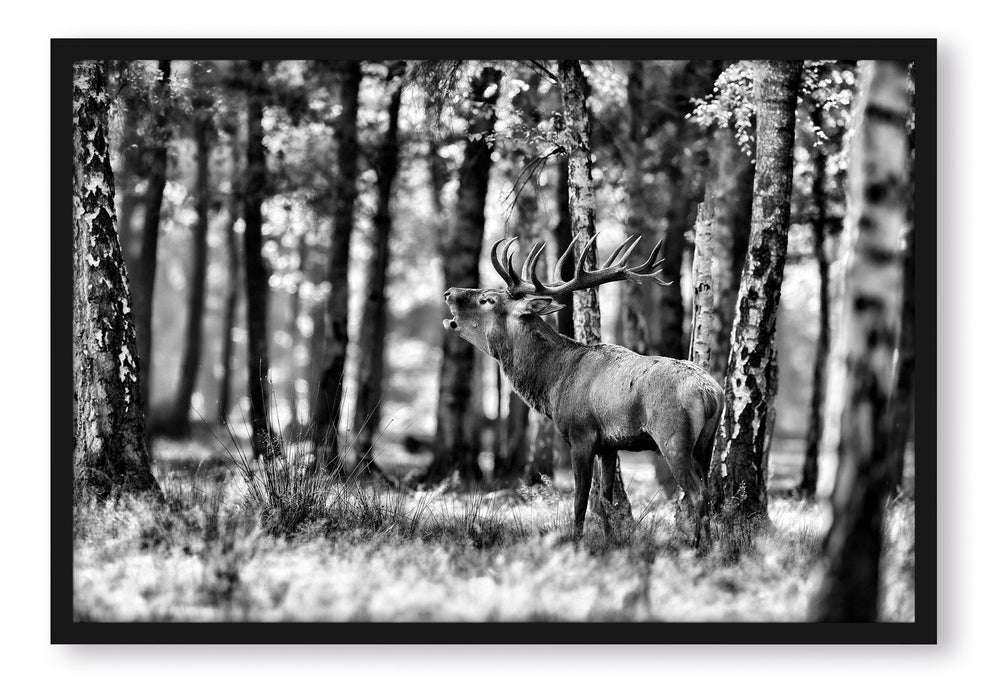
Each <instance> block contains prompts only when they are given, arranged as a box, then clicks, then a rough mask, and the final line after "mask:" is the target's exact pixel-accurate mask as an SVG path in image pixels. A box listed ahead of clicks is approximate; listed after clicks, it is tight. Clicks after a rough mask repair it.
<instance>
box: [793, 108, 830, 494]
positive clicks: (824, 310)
mask: <svg viewBox="0 0 990 700" xmlns="http://www.w3.org/2000/svg"><path fill="white" fill-rule="evenodd" d="M811 119H812V123H813V124H814V125H815V126H816V127H818V128H821V122H822V112H821V108H820V107H819V108H816V109H814V110H813V111H812V113H811ZM826 160H827V156H826V154H825V151H824V149H822V148H817V149H816V150H815V155H814V168H815V171H814V179H813V180H812V181H811V200H812V204H813V206H814V207H815V219H814V221H813V223H812V235H813V236H814V246H815V260H816V262H817V263H818V308H819V314H820V316H819V318H818V342H817V344H816V345H815V368H814V373H813V375H812V379H811V406H810V407H809V410H808V437H807V442H806V443H805V450H804V464H803V466H802V467H801V483H800V484H799V485H798V493H800V494H801V496H802V497H804V498H814V497H815V493H816V491H817V487H818V451H819V449H820V445H821V439H822V406H823V404H824V400H825V383H826V380H827V377H828V353H829V347H830V346H831V343H832V332H831V318H830V315H831V313H832V312H831V308H830V304H829V301H830V298H831V297H830V294H831V293H830V291H829V284H828V282H829V260H828V255H826V253H825V226H826V217H827V216H828V211H827V210H826V204H827V202H828V197H827V194H826V191H825V180H826V177H827V173H826V171H825V166H826Z"/></svg>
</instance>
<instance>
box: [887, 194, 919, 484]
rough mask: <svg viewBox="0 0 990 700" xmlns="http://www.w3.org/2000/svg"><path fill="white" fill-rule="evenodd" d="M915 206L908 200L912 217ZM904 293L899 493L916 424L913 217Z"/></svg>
mask: <svg viewBox="0 0 990 700" xmlns="http://www.w3.org/2000/svg"><path fill="white" fill-rule="evenodd" d="M912 209H913V207H912V206H911V205H910V204H909V205H908V210H909V217H910V212H911V210H912ZM904 243H905V247H904V294H903V301H902V302H901V330H900V338H899V340H898V343H897V363H896V365H895V366H894V376H895V381H894V395H893V397H892V398H891V403H890V411H891V418H890V427H891V430H892V431H893V435H892V437H891V446H890V483H889V489H890V491H892V492H894V493H896V492H897V491H899V490H900V488H901V486H902V484H903V483H904V454H905V452H907V444H908V439H909V438H910V437H911V429H912V427H913V425H914V364H915V363H914V357H915V355H914V308H915V287H914V271H915V264H914V261H915V258H914V221H913V220H910V219H909V223H908V228H907V231H905V232H904Z"/></svg>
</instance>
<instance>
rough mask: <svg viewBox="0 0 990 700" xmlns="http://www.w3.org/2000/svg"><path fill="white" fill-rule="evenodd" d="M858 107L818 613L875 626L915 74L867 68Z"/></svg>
mask: <svg viewBox="0 0 990 700" xmlns="http://www.w3.org/2000/svg"><path fill="white" fill-rule="evenodd" d="M858 100H859V102H860V104H859V109H858V114H857V117H856V122H857V123H855V124H854V125H853V129H854V130H855V131H854V134H853V137H852V142H851V144H850V155H849V190H848V193H849V194H848V199H849V201H848V213H847V225H848V226H849V227H850V246H851V248H850V255H849V257H848V259H847V261H846V266H845V268H844V275H843V276H844V279H845V290H844V291H845V294H844V297H843V309H842V315H841V318H842V326H841V328H840V337H839V340H838V346H837V347H838V352H840V353H841V355H842V357H843V358H844V365H845V367H846V378H845V382H844V384H843V387H844V388H843V395H842V401H841V403H842V406H843V410H842V420H841V424H840V429H839V454H838V472H837V476H836V483H835V488H834V490H833V492H832V525H831V527H830V528H829V532H828V535H827V537H826V540H825V547H824V549H825V557H824V565H823V569H824V574H823V578H822V583H821V587H820V588H819V590H818V593H817V595H816V596H815V599H814V601H813V603H812V610H811V616H812V618H813V619H815V620H818V621H828V622H837V621H843V622H846V621H855V622H867V621H872V620H875V619H876V617H877V607H878V598H879V596H878V585H879V578H880V548H881V534H882V524H883V502H884V498H885V495H886V488H887V479H888V475H889V474H888V466H889V454H890V442H891V441H890V438H891V425H890V413H889V412H888V404H889V402H890V398H891V395H892V394H893V391H894V380H893V372H892V367H893V359H894V350H895V348H896V345H897V326H898V322H899V317H900V313H901V307H900V305H899V294H900V288H901V285H902V277H903V270H902V266H901V259H900V255H899V248H900V242H901V237H902V235H903V232H904V229H905V227H906V224H907V196H908V192H909V184H908V183H909V174H908V170H909V154H908V131H907V123H908V116H909V110H910V106H909V99H908V73H907V66H906V65H905V64H904V63H902V62H898V61H863V62H862V63H861V64H860V94H859V96H858Z"/></svg>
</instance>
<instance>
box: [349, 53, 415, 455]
mask: <svg viewBox="0 0 990 700" xmlns="http://www.w3.org/2000/svg"><path fill="white" fill-rule="evenodd" d="M403 72H404V66H403V64H402V63H401V62H397V63H395V64H393V65H391V66H390V67H389V76H388V79H387V80H386V92H387V93H389V94H388V110H387V112H388V126H387V127H386V129H385V135H384V138H383V139H382V142H381V145H380V146H379V148H378V156H377V159H376V162H375V175H376V180H375V190H376V194H377V198H378V201H377V208H376V210H375V215H374V220H373V222H372V223H373V236H374V248H373V250H372V254H371V260H370V261H369V262H368V270H369V273H368V289H367V292H366V294H365V302H364V316H363V318H362V319H361V331H360V335H359V337H358V370H357V391H356V392H355V396H354V424H353V433H354V455H355V457H356V458H358V459H359V460H362V461H368V462H371V461H372V455H371V448H372V446H373V444H374V438H375V435H376V434H377V432H378V426H379V423H380V420H381V402H382V398H383V393H382V383H383V381H384V374H385V330H386V322H387V318H388V308H387V302H388V299H387V296H386V291H385V285H386V281H387V279H388V265H389V241H390V238H391V234H392V209H391V202H392V190H393V189H394V184H395V179H396V176H397V175H398V172H399V110H400V108H401V104H402V90H401V86H400V84H399V83H400V78H401V77H402V74H403Z"/></svg>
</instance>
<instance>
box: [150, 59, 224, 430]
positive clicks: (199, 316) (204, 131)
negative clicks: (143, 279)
mask: <svg viewBox="0 0 990 700" xmlns="http://www.w3.org/2000/svg"><path fill="white" fill-rule="evenodd" d="M203 79H204V68H203V66H201V65H200V64H198V63H195V64H194V67H193V82H194V89H195V94H194V96H193V101H192V109H193V117H192V131H193V142H194V143H195V146H196V224H195V226H194V227H193V231H192V234H193V236H192V243H193V250H192V253H193V254H192V271H191V275H190V278H189V304H188V307H187V310H186V330H185V338H184V344H183V349H182V362H181V364H180V366H179V382H178V386H177V388H176V392H175V397H174V399H173V403H172V406H171V407H170V409H169V413H168V415H167V416H166V417H165V419H164V421H163V423H162V431H163V432H165V433H167V434H170V435H173V436H187V435H189V432H190V423H189V411H190V410H191V408H192V397H193V392H194V391H195V389H196V377H197V375H198V374H199V366H200V364H201V359H202V358H201V355H202V348H203V312H204V311H205V310H206V266H207V262H208V260H207V256H208V250H209V246H208V241H207V237H208V235H209V231H210V225H209V217H210V198H211V189H210V151H211V148H212V145H213V135H214V129H213V99H212V96H211V95H210V92H209V86H207V85H205V84H203Z"/></svg>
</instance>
